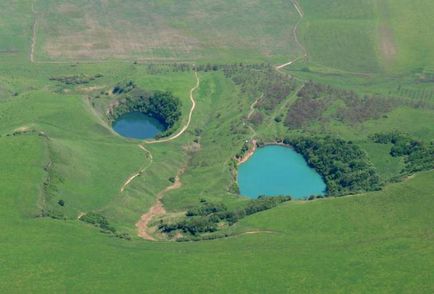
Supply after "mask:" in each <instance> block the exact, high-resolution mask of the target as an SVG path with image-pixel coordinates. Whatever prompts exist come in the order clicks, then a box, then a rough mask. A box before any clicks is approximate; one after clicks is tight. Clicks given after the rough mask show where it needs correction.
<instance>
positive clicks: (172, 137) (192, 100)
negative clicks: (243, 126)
mask: <svg viewBox="0 0 434 294" xmlns="http://www.w3.org/2000/svg"><path fill="white" fill-rule="evenodd" d="M194 74H195V77H196V85H195V86H194V87H193V88H191V89H190V100H191V109H190V113H189V114H188V120H187V123H186V124H185V125H184V126H183V127H182V129H181V130H180V131H179V132H178V133H176V134H175V135H173V136H171V137H169V138H166V139H161V140H154V141H145V142H143V144H156V143H167V142H170V141H172V140H175V139H176V138H178V137H179V136H181V135H182V134H183V133H184V132H185V131H187V129H188V127H189V126H190V123H191V118H192V116H193V112H194V109H195V108H196V101H195V100H194V96H193V93H194V92H195V91H196V90H197V89H198V88H199V86H200V79H199V76H198V74H197V72H194ZM143 144H139V148H140V149H142V150H143V151H145V152H146V153H147V154H148V156H149V158H150V159H151V161H150V163H149V164H148V165H147V166H145V167H142V168H141V169H140V170H139V171H138V172H137V173H135V174H133V175H132V176H130V177H128V179H127V180H126V181H125V182H124V184H123V185H122V187H121V189H120V192H121V193H122V192H124V191H125V189H126V188H127V187H128V185H129V184H130V183H131V182H132V181H133V180H134V179H135V178H137V177H138V176H140V175H141V174H142V173H143V172H144V171H145V170H146V169H148V168H149V167H150V166H151V164H152V162H153V158H152V154H151V152H150V151H149V150H148V149H146V148H145V146H143Z"/></svg>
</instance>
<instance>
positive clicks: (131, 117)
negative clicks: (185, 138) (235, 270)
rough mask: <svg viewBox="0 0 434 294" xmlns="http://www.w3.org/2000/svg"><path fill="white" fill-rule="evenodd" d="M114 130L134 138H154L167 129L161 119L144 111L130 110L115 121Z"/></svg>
mask: <svg viewBox="0 0 434 294" xmlns="http://www.w3.org/2000/svg"><path fill="white" fill-rule="evenodd" d="M112 127H113V130H115V131H116V132H117V133H118V134H119V135H121V136H124V137H127V138H134V139H141V140H143V139H152V138H155V136H156V135H158V134H159V133H161V132H163V131H165V130H166V126H165V125H164V124H163V123H161V122H160V121H159V120H157V119H155V118H153V117H151V116H149V115H146V114H144V113H142V112H128V113H125V114H123V115H121V116H119V117H118V119H116V120H115V121H114V122H113V125H112Z"/></svg>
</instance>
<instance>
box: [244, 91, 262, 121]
mask: <svg viewBox="0 0 434 294" xmlns="http://www.w3.org/2000/svg"><path fill="white" fill-rule="evenodd" d="M263 97H264V94H262V95H261V97H259V98H258V99H256V100H255V101H254V102H253V103H252V105H250V111H249V114H248V115H247V119H250V117H252V115H253V113H254V112H255V106H256V104H258V101H259V100H260V99H262V98H263Z"/></svg>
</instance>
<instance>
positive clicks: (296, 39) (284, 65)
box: [276, 0, 308, 71]
mask: <svg viewBox="0 0 434 294" xmlns="http://www.w3.org/2000/svg"><path fill="white" fill-rule="evenodd" d="M291 3H292V5H293V6H294V7H295V9H296V10H297V12H298V15H300V19H299V20H298V21H297V23H296V24H295V26H294V28H293V30H292V33H293V34H294V40H295V42H296V43H297V46H298V47H299V48H300V49H301V50H302V51H303V55H302V56H299V57H297V58H295V59H293V60H291V61H289V62H287V63H284V64H281V65H277V66H276V70H278V71H280V70H281V69H282V68H284V67H287V66H289V65H291V64H293V63H294V62H296V61H298V60H300V59H303V58H307V56H308V54H307V50H306V48H305V47H304V46H303V44H301V42H300V40H299V39H298V35H297V30H298V26H299V25H300V23H301V22H302V21H303V18H304V12H303V9H302V8H301V5H300V4H299V3H298V1H297V0H291Z"/></svg>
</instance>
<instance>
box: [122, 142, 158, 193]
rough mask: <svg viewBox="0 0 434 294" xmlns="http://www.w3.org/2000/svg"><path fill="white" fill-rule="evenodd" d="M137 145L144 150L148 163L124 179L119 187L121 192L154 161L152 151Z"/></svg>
mask: <svg viewBox="0 0 434 294" xmlns="http://www.w3.org/2000/svg"><path fill="white" fill-rule="evenodd" d="M138 146H139V148H140V149H142V150H143V151H145V152H146V154H147V155H146V158H147V159H149V160H150V161H149V163H148V164H147V165H145V166H143V167H142V168H141V169H140V170H139V171H138V172H137V173H135V174H134V175H132V176H130V177H129V178H128V179H127V180H126V181H125V183H124V184H123V185H122V187H121V190H120V191H121V193H122V192H124V191H125V188H126V187H127V186H128V185H129V184H130V183H131V182H132V181H133V180H134V179H135V178H137V177H138V176H140V175H141V174H143V173H144V172H145V170H147V169H148V168H149V167H150V166H151V165H152V163H153V161H154V159H153V157H152V153H151V152H150V151H149V150H148V149H146V148H145V147H144V146H143V145H140V144H139V145H138Z"/></svg>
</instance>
